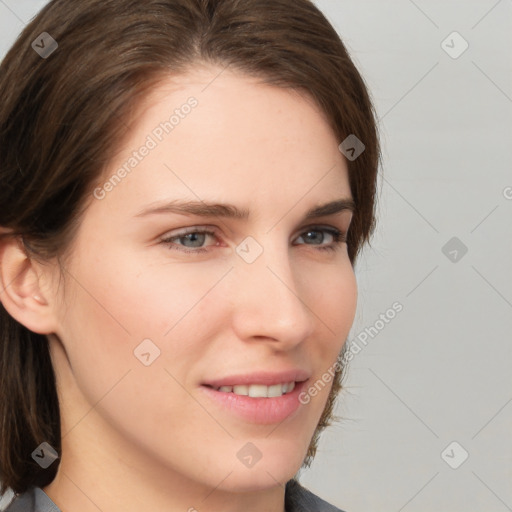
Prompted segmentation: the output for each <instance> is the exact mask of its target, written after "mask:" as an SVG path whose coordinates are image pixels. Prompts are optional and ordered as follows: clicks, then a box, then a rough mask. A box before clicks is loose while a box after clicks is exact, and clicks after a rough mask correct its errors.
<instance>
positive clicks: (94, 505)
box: [0, 0, 380, 512]
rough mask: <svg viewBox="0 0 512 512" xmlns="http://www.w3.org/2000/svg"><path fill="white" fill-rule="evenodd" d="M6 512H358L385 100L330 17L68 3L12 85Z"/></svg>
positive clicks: (5, 121) (19, 61)
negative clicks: (355, 397) (378, 109)
mask: <svg viewBox="0 0 512 512" xmlns="http://www.w3.org/2000/svg"><path fill="white" fill-rule="evenodd" d="M0 95H1V97H2V102H1V103H0V205H1V208H0V226H1V231H0V233H1V237H0V299H1V306H0V336H1V338H0V380H1V391H0V393H1V397H0V481H1V482H2V485H3V488H2V492H5V490H6V489H8V488H10V489H11V490H12V491H13V492H14V494H15V496H14V500H13V501H12V502H11V504H10V505H9V507H8V508H7V510H8V511H9V512H15V511H22V510H23V511H38V512H42V511H62V512H74V511H80V512H89V511H95V512H96V511H98V510H101V511H104V512H118V511H123V512H131V511H135V510H137V511H140V510H168V511H180V510H181V511H194V510H198V511H209V512H216V511H233V512H235V511H244V512H247V511H249V512H250V511H262V510H264V511H275V512H283V511H286V512H293V511H295V512H296V511H313V510H314V511H320V510H325V511H328V510H339V509H337V508H335V507H334V506H332V505H329V504H328V503H326V502H325V501H323V500H322V499H320V498H319V497H317V496H315V495H314V494H313V493H311V492H310V491H308V490H306V489H305V488H303V487H302V486H301V485H300V484H299V483H298V481H297V479H296V477H297V473H298V471H299V470H300V469H301V468H302V467H307V466H309V464H310V463H311V460H312V458H313V456H314V454H315V450H316V446H317V441H318V436H319V434H320V432H321V431H322V430H323V429H324V428H325V427H326V426H327V425H328V424H329V423H330V421H331V420H332V410H333V405H334V400H335V398H336V395H337V393H338V392H339V390H340V388H341V381H342V375H343V371H344V368H345V363H346V361H345V359H344V358H343V354H344V346H345V341H346V339H347V336H348V333H349V330H350V328H351V325H352V322H353V320H354V315H355V310H356V302H357V285H356V280H355V276H354V264H355V262H356V258H357V255H358V254H359V251H360V249H361V247H362V246H363V245H364V243H366V242H368V241H369V239H370V236H371V234H372V232H373V229H374V224H375V217H374V209H375V200H376V197H375V196H376V176H377V169H378V164H379V158H380V150H379V142H378V135H377V129H376V123H375V115H374V110H373V106H372V103H371V101H370V97H369V94H368V91H367V89H366V87H365V84H364V81H363V79H362V78H361V76H360V74H359V73H358V71H357V70H356V68H355V66H354V64H353V62H352V61H351V59H350V57H349V55H348V54H347V51H346V49H345V48H344V46H343V44H342V42H341V41H340V39H339V37H338V35H337V34H336V32H335V30H334V29H333V27H332V26H331V25H330V24H329V23H328V21H327V20H326V19H325V17H324V16H323V15H322V14H321V13H320V12H319V10H318V9H317V8H316V7H315V6H314V4H313V3H312V2H310V1H309V0H53V1H51V2H50V3H49V4H48V5H47V6H46V7H44V8H43V10H42V11H41V12H40V13H39V14H38V15H37V16H36V17H35V18H34V19H33V20H32V21H31V22H30V23H29V24H28V25H27V26H26V28H25V29H24V31H23V33H22V34H21V35H20V37H19V38H18V40H17V41H16V42H15V44H14V45H13V47H12V48H11V49H10V51H9V52H8V54H7V55H6V57H5V58H4V60H3V62H2V64H1V67H0Z"/></svg>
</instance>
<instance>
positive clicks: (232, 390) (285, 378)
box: [200, 370, 310, 425]
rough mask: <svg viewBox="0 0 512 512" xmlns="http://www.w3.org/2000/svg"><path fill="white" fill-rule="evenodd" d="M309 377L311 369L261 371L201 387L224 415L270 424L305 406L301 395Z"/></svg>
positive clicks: (280, 420)
mask: <svg viewBox="0 0 512 512" xmlns="http://www.w3.org/2000/svg"><path fill="white" fill-rule="evenodd" d="M309 378H310V373H309V372H305V371H298V370H292V371H289V372H280V373H278V374H277V373H274V374H270V373H268V372H260V373H252V374H250V375H238V376H232V377H226V378H223V379H218V380H216V381H210V382H205V383H203V384H201V385H200V389H201V391H202V392H203V393H204V395H205V397H206V398H207V399H208V400H209V401H210V402H212V404H213V405H214V407H216V408H218V410H219V412H220V413H221V414H222V415H226V414H227V415H228V416H231V417H234V418H237V419H241V420H243V421H244V422H249V423H254V424H265V425H269V424H275V423H280V422H282V421H283V420H285V419H287V418H288V417H290V416H291V415H293V413H295V412H296V411H297V410H298V409H299V408H300V407H301V406H302V405H303V404H301V403H300V401H299V394H300V393H301V391H302V390H303V389H304V388H305V387H306V384H307V381H308V380H309Z"/></svg>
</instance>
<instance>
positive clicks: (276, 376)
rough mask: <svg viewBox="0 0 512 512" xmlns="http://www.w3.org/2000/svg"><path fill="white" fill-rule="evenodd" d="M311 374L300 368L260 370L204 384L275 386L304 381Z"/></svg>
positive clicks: (204, 383) (216, 385)
mask: <svg viewBox="0 0 512 512" xmlns="http://www.w3.org/2000/svg"><path fill="white" fill-rule="evenodd" d="M310 376H311V374H310V373H309V372H307V371H306V370H302V369H299V368H295V369H291V370H283V371H279V372H269V371H258V372H252V373H240V374H237V375H229V376H227V377H222V378H219V379H211V380H208V381H206V382H203V385H206V386H212V387H221V386H235V385H237V384H245V385H248V384H262V385H265V386H273V385H275V384H282V383H286V382H292V381H293V382H302V381H305V380H307V379H309V377H310Z"/></svg>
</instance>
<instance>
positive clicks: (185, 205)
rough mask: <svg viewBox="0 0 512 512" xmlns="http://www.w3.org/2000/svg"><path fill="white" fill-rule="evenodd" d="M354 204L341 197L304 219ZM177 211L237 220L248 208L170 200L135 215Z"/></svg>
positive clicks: (334, 212) (349, 199)
mask: <svg viewBox="0 0 512 512" xmlns="http://www.w3.org/2000/svg"><path fill="white" fill-rule="evenodd" d="M355 209H356V205H355V202H354V200H353V199H351V198H348V197H347V198H341V199H337V200H335V201H331V202H329V203H325V204H321V205H318V206H314V207H313V208H311V209H309V210H308V211H307V212H306V214H305V216H304V219H313V218H317V217H326V216H327V215H334V214H336V213H340V212H343V211H346V210H349V211H351V212H354V211H355ZM169 213H178V214H182V215H196V216H198V217H223V218H229V219H237V220H247V219H248V218H249V210H247V209H239V208H238V207H236V206H234V205H232V204H223V203H207V202H205V201H181V200H178V199H176V200H171V201H167V202H166V203H165V204H160V205H156V206H150V207H148V208H145V209H143V210H142V211H140V212H139V213H137V214H136V215H135V217H145V216H147V215H154V214H169Z"/></svg>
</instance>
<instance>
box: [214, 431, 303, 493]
mask: <svg viewBox="0 0 512 512" xmlns="http://www.w3.org/2000/svg"><path fill="white" fill-rule="evenodd" d="M248 443H250V441H248ZM256 446H257V447H258V451H256V448H255V447H256ZM308 446H309V444H308V442H304V443H300V444H298V443H297V439H289V438H288V439H279V438H277V436H276V438H275V439H272V434H271V435H270V436H269V437H268V438H262V439H256V440H254V443H252V445H248V446H246V450H245V451H242V452H241V454H240V459H239V460H236V463H235V464H234V465H231V467H229V468H228V467H225V468H223V469H222V470H221V468H218V471H223V472H225V474H226V475H227V474H228V473H229V472H230V471H232V473H231V474H230V475H229V477H228V478H226V480H225V481H224V482H223V483H222V485H221V486H220V487H219V489H220V488H222V489H223V490H225V491H229V492H252V491H261V490H264V489H270V488H272V487H276V486H278V485H283V486H284V485H285V484H286V482H287V481H288V480H290V479H291V478H293V477H294V476H295V475H296V473H297V472H298V471H299V469H300V468H301V466H302V463H303V461H304V458H305V457H306V453H307V448H308ZM246 454H247V455H246ZM251 456H252V460H251ZM219 457H220V455H219ZM258 457H259V458H258ZM221 460H222V459H221ZM226 466H228V465H226ZM218 471H215V475H214V476H215V477H216V478H218V474H219V473H218ZM217 484H218V482H217Z"/></svg>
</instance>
